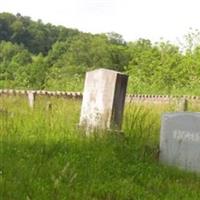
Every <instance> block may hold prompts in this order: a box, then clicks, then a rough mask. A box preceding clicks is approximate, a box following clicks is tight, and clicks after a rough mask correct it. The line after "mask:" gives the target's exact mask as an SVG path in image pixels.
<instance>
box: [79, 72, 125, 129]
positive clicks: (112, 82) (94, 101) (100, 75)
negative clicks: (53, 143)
mask: <svg viewBox="0 0 200 200" xmlns="http://www.w3.org/2000/svg"><path fill="white" fill-rule="evenodd" d="M127 81H128V76H127V75H124V74H122V73H120V72H116V71H113V70H108V69H97V70H94V71H90V72H87V73H86V78H85V86H84V92H83V101H82V109H81V117H80V124H79V125H80V126H82V127H84V128H85V129H86V130H87V131H88V132H90V131H92V130H94V129H120V128H121V123H122V114H123V109H124V102H125V95H126V87H127Z"/></svg>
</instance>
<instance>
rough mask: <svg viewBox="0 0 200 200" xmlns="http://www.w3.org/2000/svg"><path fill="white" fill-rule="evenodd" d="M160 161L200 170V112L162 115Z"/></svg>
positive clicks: (189, 169) (190, 169)
mask: <svg viewBox="0 0 200 200" xmlns="http://www.w3.org/2000/svg"><path fill="white" fill-rule="evenodd" d="M160 161H161V162H162V163H165V164H168V165H172V166H177V167H179V168H182V169H185V170H188V171H193V172H200V113H192V112H178V113H166V114H164V115H163V117H162V124H161V136H160Z"/></svg>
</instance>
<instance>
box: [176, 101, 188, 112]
mask: <svg viewBox="0 0 200 200" xmlns="http://www.w3.org/2000/svg"><path fill="white" fill-rule="evenodd" d="M187 110H188V100H187V99H186V98H181V99H179V100H178V102H177V109H176V111H177V112H185V111H187Z"/></svg>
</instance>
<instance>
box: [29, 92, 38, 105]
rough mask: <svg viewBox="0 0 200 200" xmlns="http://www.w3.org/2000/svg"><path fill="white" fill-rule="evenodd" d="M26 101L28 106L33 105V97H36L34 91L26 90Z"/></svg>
mask: <svg viewBox="0 0 200 200" xmlns="http://www.w3.org/2000/svg"><path fill="white" fill-rule="evenodd" d="M27 94H28V102H29V106H30V107H31V108H33V107H34V102H35V97H36V93H35V92H34V91H28V93H27Z"/></svg>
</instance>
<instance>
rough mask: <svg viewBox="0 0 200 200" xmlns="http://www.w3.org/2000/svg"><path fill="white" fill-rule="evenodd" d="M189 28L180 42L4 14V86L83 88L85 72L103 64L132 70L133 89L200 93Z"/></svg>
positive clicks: (195, 37)
mask: <svg viewBox="0 0 200 200" xmlns="http://www.w3.org/2000/svg"><path fill="white" fill-rule="evenodd" d="M199 35H200V34H199V32H198V30H196V31H193V32H190V33H189V34H188V35H187V36H186V37H185V39H186V42H185V43H184V44H185V45H186V46H184V52H182V51H181V48H180V47H178V46H176V45H173V44H170V43H169V42H163V41H161V42H159V43H156V44H154V43H152V42H151V41H150V40H147V39H139V40H137V41H134V42H128V43H127V42H125V41H124V40H123V38H122V36H121V35H119V34H117V33H106V34H96V35H94V34H90V33H83V32H80V31H78V30H74V29H69V28H65V27H63V26H54V25H51V24H43V23H42V21H41V20H38V21H37V22H36V21H32V20H31V19H30V17H25V16H21V15H20V14H17V15H12V14H10V13H1V14H0V87H1V88H3V87H7V88H8V87H10V88H14V87H15V88H34V89H44V88H47V89H60V90H61V89H62V90H82V87H83V79H84V73H85V72H86V71H88V70H92V69H96V68H99V67H104V68H109V69H114V70H118V71H123V72H124V73H127V74H128V75H129V91H130V92H137V93H165V94H170V93H185V94H186V93H189V94H200V92H199V89H200V86H199V85H200V84H199V83H200V45H199V44H200V40H199V38H200V37H199Z"/></svg>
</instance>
